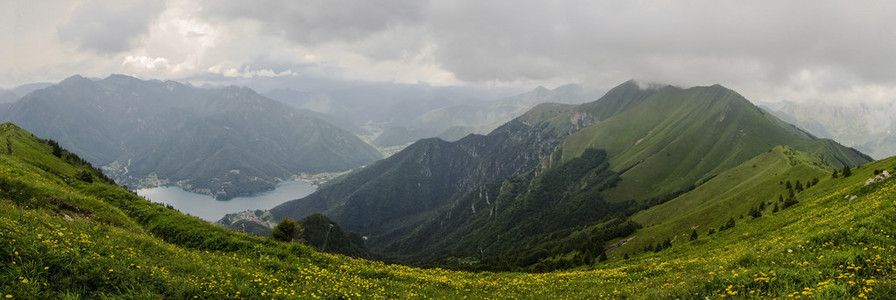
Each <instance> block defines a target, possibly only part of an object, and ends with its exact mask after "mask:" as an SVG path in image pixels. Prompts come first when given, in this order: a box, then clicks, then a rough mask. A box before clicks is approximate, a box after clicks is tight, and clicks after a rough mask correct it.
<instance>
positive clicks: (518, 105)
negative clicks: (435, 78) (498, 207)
mask: <svg viewBox="0 0 896 300" xmlns="http://www.w3.org/2000/svg"><path fill="white" fill-rule="evenodd" d="M264 95H265V96H268V97H270V98H272V99H275V100H279V101H282V102H284V103H287V104H289V105H292V106H294V107H298V108H303V109H308V110H312V111H316V112H319V113H323V114H326V115H329V116H331V117H332V120H330V122H331V123H334V124H336V125H339V126H342V127H343V128H344V129H346V130H349V131H352V132H355V133H357V134H359V135H360V136H362V137H364V138H366V139H368V140H369V141H370V143H372V144H373V145H376V146H380V147H392V146H400V145H406V144H408V143H410V142H413V141H416V140H418V139H421V138H429V137H435V136H440V137H445V138H449V140H452V141H453V140H457V139H460V138H461V137H463V136H466V135H467V134H470V133H477V134H486V133H488V132H490V131H491V130H493V129H495V128H497V127H498V126H500V125H501V124H504V123H506V122H507V121H509V120H511V119H513V118H515V117H518V116H520V115H522V114H523V113H525V112H526V111H527V110H529V109H530V108H532V107H534V106H535V105H537V104H539V103H548V102H550V103H583V102H586V101H591V100H594V99H596V98H597V97H598V95H599V94H598V93H597V92H594V91H586V90H585V89H584V88H582V87H581V86H579V85H575V84H569V85H565V86H561V87H558V88H556V89H554V90H548V89H546V88H544V87H538V88H536V89H535V90H533V91H530V92H527V93H523V94H520V95H516V96H511V97H504V98H499V99H497V100H491V99H488V98H484V97H488V96H490V95H491V93H485V92H482V91H478V90H475V89H472V88H461V87H451V88H441V87H438V88H437V87H427V86H420V85H369V86H352V87H346V88H344V89H337V90H328V91H317V92H301V91H296V90H291V89H275V90H271V91H269V92H267V93H265V94H264ZM328 120H329V119H328ZM336 120H339V121H336Z"/></svg>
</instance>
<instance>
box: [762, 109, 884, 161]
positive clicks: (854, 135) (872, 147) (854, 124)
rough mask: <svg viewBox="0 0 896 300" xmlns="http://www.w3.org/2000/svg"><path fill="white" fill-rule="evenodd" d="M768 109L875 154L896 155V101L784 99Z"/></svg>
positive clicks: (817, 131)
mask: <svg viewBox="0 0 896 300" xmlns="http://www.w3.org/2000/svg"><path fill="white" fill-rule="evenodd" d="M769 111H771V112H773V113H774V114H776V115H777V116H778V117H780V118H781V119H783V120H785V121H787V122H790V123H793V124H795V125H797V126H799V127H800V128H804V129H806V131H808V132H811V133H812V134H813V135H816V136H819V137H825V138H832V139H834V140H837V141H838V142H840V143H843V144H844V145H847V146H851V147H855V148H856V149H858V150H860V151H862V152H864V153H867V154H869V155H871V156H872V157H874V158H877V159H882V158H886V157H890V156H894V155H896V117H894V116H896V103H877V102H867V103H858V104H857V103H826V102H785V103H783V104H782V105H780V106H779V107H778V108H777V109H769Z"/></svg>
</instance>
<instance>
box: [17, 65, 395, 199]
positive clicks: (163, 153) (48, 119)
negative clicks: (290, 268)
mask: <svg viewBox="0 0 896 300" xmlns="http://www.w3.org/2000/svg"><path fill="white" fill-rule="evenodd" d="M2 119H4V120H9V121H12V122H15V123H17V124H19V125H20V126H22V128H25V129H27V130H29V131H32V132H35V133H37V134H40V135H42V136H46V137H48V138H51V139H54V140H57V141H58V142H59V144H60V145H62V146H63V147H66V148H69V149H72V151H74V152H75V153H78V154H79V155H80V156H82V157H84V158H85V159H87V160H88V161H90V162H91V163H93V164H95V165H99V166H103V169H104V170H106V171H107V172H108V173H109V174H110V176H112V177H113V178H115V179H116V180H117V181H118V182H119V183H122V184H127V185H130V186H135V187H139V186H144V185H147V184H149V185H152V184H158V183H160V182H161V183H166V182H170V183H176V184H177V185H179V186H181V187H184V188H187V189H190V190H193V191H199V192H204V193H208V194H212V195H213V196H215V197H216V198H218V199H228V198H231V197H234V196H236V195H239V194H246V193H253V192H259V191H264V190H269V189H272V188H274V186H275V184H276V183H277V181H279V180H282V179H286V178H288V177H290V176H293V175H296V174H299V173H319V172H328V171H341V170H348V169H352V168H356V167H358V166H361V165H364V164H367V163H371V162H373V161H375V160H376V159H378V158H379V153H378V152H377V151H376V150H375V149H373V148H372V147H370V146H369V145H367V144H366V143H364V142H363V141H361V140H359V139H358V138H356V137H355V136H354V135H352V134H351V133H349V132H346V131H344V130H342V129H339V128H337V127H336V126H334V125H331V124H329V123H327V122H325V121H322V120H320V119H317V118H314V117H312V116H309V115H307V114H304V113H302V112H301V111H298V110H295V109H292V108H290V107H288V106H286V105H284V104H282V103H279V102H277V101H274V100H271V99H268V98H265V97H263V96H260V95H258V94H256V93H255V92H253V91H252V90H250V89H247V88H239V87H234V86H231V87H227V88H222V89H199V88H194V87H191V86H187V85H183V84H180V83H177V82H173V81H167V82H161V81H143V80H139V79H136V78H132V77H127V76H122V75H112V76H109V77H108V78H106V79H103V80H99V81H92V80H88V79H86V78H83V77H80V76H73V77H70V78H68V79H66V80H64V81H62V82H60V83H59V84H57V85H54V86H51V87H48V88H45V89H41V90H37V91H34V92H32V93H30V94H28V95H26V96H25V97H23V98H22V99H21V100H19V101H18V102H16V103H14V104H13V105H12V106H11V107H9V109H8V111H7V113H6V116H5V117H3V118H2Z"/></svg>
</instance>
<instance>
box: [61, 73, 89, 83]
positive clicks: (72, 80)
mask: <svg viewBox="0 0 896 300" xmlns="http://www.w3.org/2000/svg"><path fill="white" fill-rule="evenodd" d="M83 81H90V80H89V79H87V78H84V76H81V75H80V74H75V75H72V76H70V77H69V78H66V79H63V80H62V81H60V82H59V84H64V83H65V84H70V83H78V82H83Z"/></svg>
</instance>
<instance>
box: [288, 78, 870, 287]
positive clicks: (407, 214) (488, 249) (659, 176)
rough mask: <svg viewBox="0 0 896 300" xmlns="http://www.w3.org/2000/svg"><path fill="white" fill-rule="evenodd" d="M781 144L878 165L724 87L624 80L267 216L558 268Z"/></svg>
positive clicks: (396, 162)
mask: <svg viewBox="0 0 896 300" xmlns="http://www.w3.org/2000/svg"><path fill="white" fill-rule="evenodd" d="M498 145H500V147H499V146H498ZM778 145H785V146H787V147H792V148H793V149H796V150H799V151H803V152H806V153H808V154H806V155H807V156H809V157H812V158H813V159H814V162H815V163H816V164H817V165H818V166H819V167H820V168H829V169H833V168H841V167H843V166H846V165H849V166H855V165H858V164H861V163H865V162H868V161H870V158H868V157H867V156H865V155H864V154H862V153H860V152H858V151H855V150H853V149H851V148H846V147H843V146H841V145H839V144H837V143H835V142H833V141H830V140H821V139H816V138H814V137H813V136H811V135H809V134H807V133H805V132H803V131H801V130H799V129H798V128H796V127H794V126H792V125H789V124H787V123H785V122H782V121H780V120H779V119H777V118H775V117H773V116H771V115H768V114H766V113H764V112H763V111H762V110H761V109H759V108H757V107H756V106H754V105H752V104H751V103H750V102H749V101H747V100H746V99H744V98H743V97H742V96H740V95H739V94H737V93H735V92H734V91H731V90H729V89H726V88H724V87H721V86H718V85H716V86H711V87H696V88H690V89H680V88H676V87H672V86H659V85H645V84H642V83H637V82H634V81H629V82H626V83H623V84H621V85H620V86H618V87H616V88H614V89H612V90H610V91H609V92H608V93H607V94H606V95H605V96H604V97H602V98H601V99H599V100H597V101H595V102H591V103H586V104H582V105H578V106H569V105H559V104H546V105H541V106H538V107H535V108H534V109H532V110H531V111H529V112H528V113H526V114H525V115H523V116H521V117H519V118H517V119H515V120H514V121H511V122H510V123H508V124H506V125H505V126H502V127H500V128H498V129H497V130H495V131H493V132H492V133H490V134H489V135H487V136H469V137H466V138H464V139H461V140H459V141H457V142H454V143H447V142H443V141H440V140H424V141H420V142H418V143H416V144H414V145H411V146H410V147H408V148H407V149H405V151H402V152H400V153H398V154H396V155H394V156H393V157H390V158H389V159H387V160H384V161H381V162H380V163H377V164H374V165H372V166H371V167H369V168H367V169H365V170H362V171H360V172H357V173H355V174H349V175H347V176H346V177H344V178H343V179H342V180H341V181H340V182H338V183H335V184H333V185H330V186H326V187H323V188H321V189H320V190H318V191H317V192H315V193H314V194H312V195H310V196H308V197H306V198H304V199H300V200H295V201H292V202H289V203H286V204H283V205H281V206H279V207H277V208H275V209H274V210H273V213H274V215H275V216H278V217H279V216H290V217H293V218H298V217H301V216H303V215H307V214H309V213H311V212H315V211H320V212H323V213H325V214H327V215H328V216H331V217H332V218H333V219H334V220H336V221H337V222H339V223H340V224H343V225H344V226H345V227H346V228H347V229H349V230H354V231H358V232H361V233H362V234H364V235H367V236H369V237H370V238H371V240H370V247H371V250H372V251H374V252H377V253H380V254H382V255H384V256H386V257H389V258H392V259H396V260H399V261H404V262H421V261H428V260H432V259H438V258H442V259H449V260H450V259H451V257H461V258H463V259H468V258H471V257H475V258H477V259H481V260H483V266H482V267H483V268H485V269H490V270H508V269H509V270H516V269H517V268H523V269H531V270H545V269H554V268H558V267H560V268H562V267H563V266H569V265H581V264H584V263H586V262H587V261H589V260H591V259H595V258H598V257H599V256H600V255H601V254H602V253H604V252H605V249H604V247H603V243H608V242H610V240H614V239H617V238H620V237H623V236H626V235H628V234H630V233H632V232H633V231H634V230H636V229H637V228H638V227H639V226H641V225H639V224H638V223H637V222H643V221H644V220H640V219H638V220H634V221H637V222H630V221H632V220H631V219H629V217H630V216H631V215H632V214H634V213H636V212H638V211H639V210H643V209H646V208H649V207H651V206H654V205H657V204H661V203H663V202H666V201H669V200H671V199H675V198H676V197H678V196H680V195H682V194H684V193H686V192H688V191H690V190H693V189H695V188H696V187H699V186H701V185H703V184H704V183H706V182H708V181H710V180H711V179H713V178H715V177H717V176H719V174H721V173H723V172H725V171H727V170H730V169H732V168H735V167H737V166H738V165H741V164H743V163H744V162H746V161H748V160H750V159H752V158H754V157H756V156H757V155H760V154H762V153H766V152H768V151H770V150H771V149H773V148H774V147H776V146H778ZM533 148H534V149H533ZM586 154H587V155H586ZM521 157H522V158H525V159H523V160H521V159H519V158H521ZM507 170H512V172H506V171H507ZM816 176H820V175H816ZM804 180H805V179H804ZM804 182H805V181H804ZM730 188H731V186H724V187H720V188H719V189H730ZM775 196H777V195H775ZM701 201H703V200H701ZM679 208H680V209H681V210H682V211H681V213H690V212H693V211H692V210H693V209H697V207H696V206H692V207H684V206H682V207H679ZM657 209H658V210H660V212H659V213H657V214H659V215H662V214H665V211H662V208H657ZM676 213H678V212H676ZM725 221H727V218H725V219H724V220H722V222H725ZM648 223H649V222H648ZM576 255H579V256H578V258H576ZM560 257H566V258H564V259H563V261H564V262H559V263H554V262H550V266H547V265H544V266H538V264H540V263H539V261H543V260H544V259H547V258H555V259H559V258H560ZM548 261H550V259H549V260H548ZM475 268H478V267H476V266H474V269H475Z"/></svg>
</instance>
